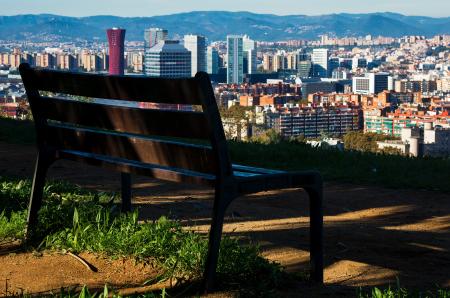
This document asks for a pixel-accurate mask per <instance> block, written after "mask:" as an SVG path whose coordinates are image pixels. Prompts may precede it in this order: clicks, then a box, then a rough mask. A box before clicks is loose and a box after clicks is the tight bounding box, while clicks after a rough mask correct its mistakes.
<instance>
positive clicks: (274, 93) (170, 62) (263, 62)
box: [0, 28, 450, 156]
mask: <svg viewBox="0 0 450 298" xmlns="http://www.w3.org/2000/svg"><path fill="white" fill-rule="evenodd" d="M169 33H171V34H172V32H168V30H166V29H163V28H148V29H145V31H144V36H143V39H142V40H143V41H126V28H123V29H120V28H112V29H108V30H107V32H105V35H107V37H108V42H100V41H99V42H91V43H86V42H83V41H78V42H42V41H36V42H35V43H30V42H19V41H2V42H1V44H2V47H1V48H3V49H4V50H3V52H1V53H0V64H1V65H0V104H1V113H2V114H5V115H7V116H9V117H14V118H27V117H29V112H28V107H27V102H26V98H25V91H24V88H23V85H22V84H21V80H20V76H19V75H18V71H17V68H18V66H19V65H20V63H23V62H27V63H29V64H30V65H32V66H36V67H43V68H50V69H60V70H65V71H84V72H100V73H108V72H109V73H110V74H115V75H121V74H126V75H146V76H151V77H169V78H177V77H190V76H194V75H195V74H196V73H197V72H198V71H205V72H207V73H208V74H209V75H210V78H211V81H212V82H213V87H214V90H215V93H216V99H217V102H218V104H219V106H220V107H221V110H222V111H224V113H223V122H224V128H225V130H226V133H227V136H228V137H230V138H235V139H240V140H247V139H250V138H254V137H257V136H258V135H261V134H264V133H266V132H267V131H268V130H271V131H275V132H276V133H277V134H279V135H280V136H282V137H283V138H286V139H293V138H294V139H295V138H297V139H298V138H302V139H305V140H307V141H308V142H310V143H312V144H315V145H320V144H322V143H324V142H326V143H327V145H329V146H339V145H340V144H341V139H342V137H343V136H344V135H345V134H348V133H349V132H352V131H355V132H356V131H362V132H364V133H376V134H382V135H385V136H387V138H386V140H381V141H379V142H377V146H378V148H379V149H380V150H383V149H384V148H386V147H389V148H393V149H395V150H396V152H398V153H401V154H404V155H411V156H448V155H449V154H450V116H449V111H450V62H449V59H450V48H449V45H450V35H437V36H434V37H425V36H404V37H401V38H392V37H387V36H377V37H375V36H371V35H367V36H364V37H344V38H337V37H334V36H328V35H322V36H320V38H318V39H317V40H288V41H273V42H267V41H256V40H252V39H251V37H249V36H247V35H227V36H224V40H222V41H214V42H208V40H207V39H206V38H205V37H204V36H201V35H192V34H190V35H185V36H184V37H183V38H182V40H177V39H170V38H169V37H170V36H171V35H170V34H169Z"/></svg>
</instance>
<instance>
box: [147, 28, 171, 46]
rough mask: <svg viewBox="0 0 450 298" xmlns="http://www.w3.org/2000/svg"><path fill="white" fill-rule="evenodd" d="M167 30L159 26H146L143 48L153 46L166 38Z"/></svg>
mask: <svg viewBox="0 0 450 298" xmlns="http://www.w3.org/2000/svg"><path fill="white" fill-rule="evenodd" d="M167 35H168V31H167V30H166V29H161V28H148V29H145V30H144V48H146V49H148V48H151V47H153V46H155V45H156V44H157V43H158V42H160V41H161V40H166V39H167Z"/></svg>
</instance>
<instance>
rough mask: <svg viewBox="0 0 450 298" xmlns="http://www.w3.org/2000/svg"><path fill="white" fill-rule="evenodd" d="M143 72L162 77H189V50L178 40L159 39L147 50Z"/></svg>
mask: <svg viewBox="0 0 450 298" xmlns="http://www.w3.org/2000/svg"><path fill="white" fill-rule="evenodd" d="M145 74H146V75H148V76H152V77H164V78H186V77H190V76H191V52H189V51H188V50H187V49H186V48H185V47H183V46H182V45H180V43H179V41H178V40H163V41H160V42H158V44H157V45H155V46H153V47H151V48H149V49H148V51H147V56H146V61H145Z"/></svg>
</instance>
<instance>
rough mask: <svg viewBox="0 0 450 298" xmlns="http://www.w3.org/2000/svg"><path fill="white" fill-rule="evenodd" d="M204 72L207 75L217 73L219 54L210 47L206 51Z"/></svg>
mask: <svg viewBox="0 0 450 298" xmlns="http://www.w3.org/2000/svg"><path fill="white" fill-rule="evenodd" d="M206 71H207V72H208V73H209V74H217V73H219V52H218V51H217V49H216V48H214V47H211V46H209V47H208V48H207V50H206Z"/></svg>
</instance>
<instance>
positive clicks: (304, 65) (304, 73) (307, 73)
mask: <svg viewBox="0 0 450 298" xmlns="http://www.w3.org/2000/svg"><path fill="white" fill-rule="evenodd" d="M297 67H298V73H297V75H298V76H299V77H300V78H310V77H312V63H311V61H298V64H297Z"/></svg>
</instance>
